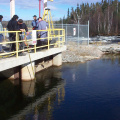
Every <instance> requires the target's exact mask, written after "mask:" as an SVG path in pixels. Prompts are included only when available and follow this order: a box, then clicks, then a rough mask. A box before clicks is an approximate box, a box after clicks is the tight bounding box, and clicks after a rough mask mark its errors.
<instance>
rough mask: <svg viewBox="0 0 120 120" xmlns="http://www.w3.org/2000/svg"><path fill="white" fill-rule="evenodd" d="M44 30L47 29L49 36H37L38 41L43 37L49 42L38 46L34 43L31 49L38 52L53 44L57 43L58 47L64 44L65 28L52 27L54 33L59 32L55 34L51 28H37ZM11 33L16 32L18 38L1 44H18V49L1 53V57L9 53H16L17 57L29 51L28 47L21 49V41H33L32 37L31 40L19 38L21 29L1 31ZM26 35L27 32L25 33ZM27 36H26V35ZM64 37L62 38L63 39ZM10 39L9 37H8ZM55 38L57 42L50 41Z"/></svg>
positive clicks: (0, 32)
mask: <svg viewBox="0 0 120 120" xmlns="http://www.w3.org/2000/svg"><path fill="white" fill-rule="evenodd" d="M42 31H45V32H47V37H45V38H37V41H38V40H42V39H47V42H48V44H46V45H43V46H36V45H33V46H32V47H31V48H29V50H34V53H36V51H37V49H39V48H43V47H48V50H49V49H50V46H51V45H57V47H61V46H63V45H64V43H65V30H64V29H52V31H54V33H57V34H55V35H51V34H50V33H51V29H47V30H36V32H42ZM29 32H32V31H29ZM10 33H14V34H15V37H16V40H15V41H5V42H2V43H0V44H2V45H5V44H6V45H7V44H13V43H14V44H16V51H12V52H5V53H0V57H1V56H3V57H4V56H5V55H9V54H13V53H14V54H16V57H19V53H20V52H23V51H28V48H26V49H24V50H20V49H19V43H22V42H27V43H29V42H30V41H32V39H29V40H19V33H21V31H6V30H5V31H0V34H4V35H6V34H10ZM24 35H25V33H24ZM25 38H26V36H25ZM61 38H62V39H61ZM8 39H9V38H8ZM53 39H56V42H55V43H52V44H51V43H50V41H51V40H53Z"/></svg>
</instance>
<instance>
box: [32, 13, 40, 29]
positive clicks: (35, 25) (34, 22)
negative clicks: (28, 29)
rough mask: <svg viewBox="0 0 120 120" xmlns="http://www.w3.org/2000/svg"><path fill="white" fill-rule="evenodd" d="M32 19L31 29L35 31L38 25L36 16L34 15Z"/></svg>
mask: <svg viewBox="0 0 120 120" xmlns="http://www.w3.org/2000/svg"><path fill="white" fill-rule="evenodd" d="M33 19H34V20H33V21H32V23H31V25H32V27H33V30H37V25H38V20H37V16H36V15H34V16H33Z"/></svg>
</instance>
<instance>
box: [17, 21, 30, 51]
mask: <svg viewBox="0 0 120 120" xmlns="http://www.w3.org/2000/svg"><path fill="white" fill-rule="evenodd" d="M18 27H19V29H20V30H22V31H21V33H20V34H19V39H20V40H23V39H24V38H23V35H22V32H26V33H27V34H29V32H28V28H27V25H26V24H25V23H23V20H22V19H19V20H18ZM24 47H25V43H24V42H22V43H20V49H24Z"/></svg>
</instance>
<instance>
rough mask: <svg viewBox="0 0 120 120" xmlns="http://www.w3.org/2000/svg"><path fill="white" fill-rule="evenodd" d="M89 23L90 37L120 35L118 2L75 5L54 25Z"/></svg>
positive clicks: (108, 0)
mask: <svg viewBox="0 0 120 120" xmlns="http://www.w3.org/2000/svg"><path fill="white" fill-rule="evenodd" d="M78 20H79V24H87V22H88V20H89V23H90V35H91V36H96V35H119V34H120V1H119V0H101V2H96V3H91V4H89V3H82V4H79V3H77V6H76V8H73V7H72V8H68V11H67V16H64V17H63V18H60V20H59V21H56V23H62V21H63V23H64V24H78Z"/></svg>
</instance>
